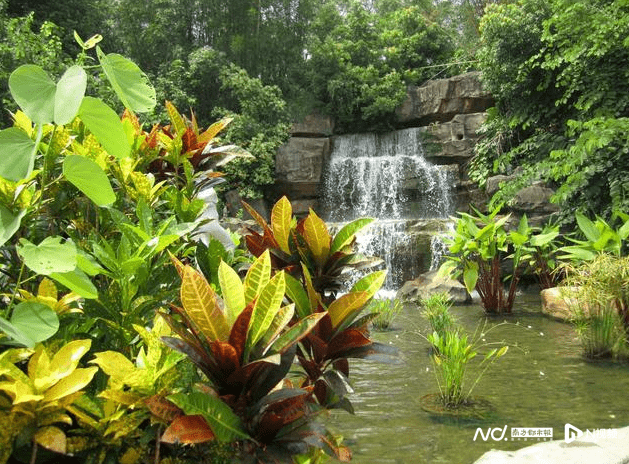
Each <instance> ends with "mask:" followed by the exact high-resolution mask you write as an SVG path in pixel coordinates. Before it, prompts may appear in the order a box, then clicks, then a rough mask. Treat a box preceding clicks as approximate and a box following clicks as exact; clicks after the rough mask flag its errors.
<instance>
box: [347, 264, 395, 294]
mask: <svg viewBox="0 0 629 464" xmlns="http://www.w3.org/2000/svg"><path fill="white" fill-rule="evenodd" d="M386 277H387V271H386V269H385V270H382V271H376V272H372V273H371V274H368V275H366V276H365V277H363V278H362V279H360V280H359V281H358V282H356V283H355V284H354V286H353V287H352V289H351V290H350V291H351V292H366V293H367V294H368V295H369V298H371V297H373V296H374V295H375V294H376V292H377V291H378V290H380V287H382V284H383V283H384V280H385V279H386Z"/></svg>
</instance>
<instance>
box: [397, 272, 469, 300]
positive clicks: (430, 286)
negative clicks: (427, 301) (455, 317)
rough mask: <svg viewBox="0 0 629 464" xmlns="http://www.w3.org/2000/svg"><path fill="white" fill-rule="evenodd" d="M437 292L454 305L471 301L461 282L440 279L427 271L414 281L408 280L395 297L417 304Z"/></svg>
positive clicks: (435, 273)
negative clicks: (444, 293) (446, 294)
mask: <svg viewBox="0 0 629 464" xmlns="http://www.w3.org/2000/svg"><path fill="white" fill-rule="evenodd" d="M439 292H446V293H448V295H450V298H452V303H454V304H463V303H469V302H471V301H472V298H471V296H470V294H469V293H468V292H467V290H466V289H465V286H464V285H463V284H462V283H461V282H459V281H457V280H454V279H449V278H447V277H440V276H438V275H437V271H429V272H426V273H424V274H422V275H420V276H419V277H417V278H416V279H415V280H409V281H408V282H406V283H405V284H404V285H403V286H402V288H400V289H399V290H398V292H397V294H396V295H395V297H396V298H397V299H400V300H402V301H409V302H410V301H412V302H418V301H419V300H421V299H423V298H427V297H429V296H430V295H432V294H434V293H439Z"/></svg>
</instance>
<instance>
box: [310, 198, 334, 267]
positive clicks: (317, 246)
mask: <svg viewBox="0 0 629 464" xmlns="http://www.w3.org/2000/svg"><path fill="white" fill-rule="evenodd" d="M304 238H305V239H306V243H307V244H308V248H310V251H311V252H312V255H313V257H314V259H315V261H316V262H317V264H319V266H323V265H324V264H325V262H326V261H327V259H328V254H329V253H330V241H331V237H330V233H329V232H328V227H327V226H326V224H325V222H324V221H323V220H322V219H321V218H320V217H319V216H317V215H316V213H315V212H314V211H313V210H310V214H308V217H306V220H305V221H304Z"/></svg>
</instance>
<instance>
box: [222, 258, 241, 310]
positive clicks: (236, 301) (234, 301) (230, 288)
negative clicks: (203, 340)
mask: <svg viewBox="0 0 629 464" xmlns="http://www.w3.org/2000/svg"><path fill="white" fill-rule="evenodd" d="M218 280H219V285H220V286H221V291H222V293H223V301H224V302H225V307H226V313H227V314H226V315H227V317H228V319H229V321H230V322H234V321H235V320H236V318H237V317H238V315H239V314H240V313H241V312H242V310H243V309H245V306H246V304H245V291H244V286H243V284H242V281H241V280H240V277H239V276H238V273H237V272H236V271H234V270H233V269H232V268H231V267H229V266H228V265H227V264H225V262H224V261H221V263H220V264H219V266H218Z"/></svg>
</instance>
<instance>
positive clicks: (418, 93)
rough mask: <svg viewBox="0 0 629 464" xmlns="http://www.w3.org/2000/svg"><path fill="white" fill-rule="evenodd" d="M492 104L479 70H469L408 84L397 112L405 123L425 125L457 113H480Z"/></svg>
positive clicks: (399, 120)
mask: <svg viewBox="0 0 629 464" xmlns="http://www.w3.org/2000/svg"><path fill="white" fill-rule="evenodd" d="M493 105H494V100H493V98H492V97H491V95H490V94H489V92H487V91H485V90H483V86H482V83H481V80H480V73H479V72H470V73H465V74H460V75H458V76H454V77H450V78H447V79H438V80H433V81H429V82H428V83H426V84H424V85H422V86H421V87H414V86H411V87H409V88H408V90H407V96H406V99H405V100H404V102H403V103H402V104H401V105H400V106H399V107H398V108H397V110H396V116H397V120H398V122H399V123H401V124H403V125H407V126H411V125H413V126H425V125H428V124H431V123H433V122H445V121H450V120H451V119H452V118H453V117H454V116H455V115H457V114H466V113H480V112H482V111H485V110H487V108H489V107H491V106H493Z"/></svg>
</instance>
